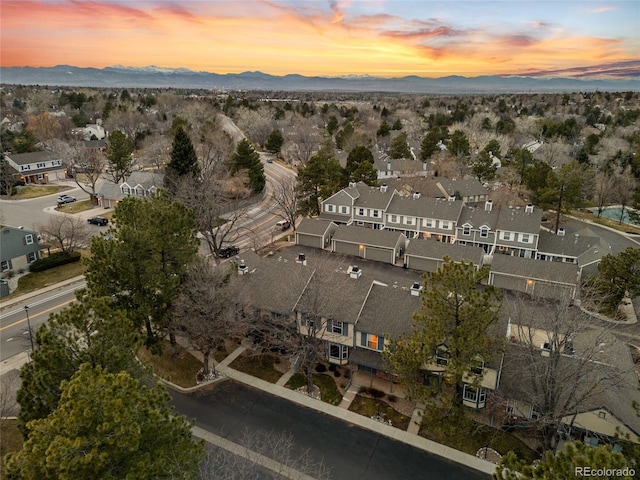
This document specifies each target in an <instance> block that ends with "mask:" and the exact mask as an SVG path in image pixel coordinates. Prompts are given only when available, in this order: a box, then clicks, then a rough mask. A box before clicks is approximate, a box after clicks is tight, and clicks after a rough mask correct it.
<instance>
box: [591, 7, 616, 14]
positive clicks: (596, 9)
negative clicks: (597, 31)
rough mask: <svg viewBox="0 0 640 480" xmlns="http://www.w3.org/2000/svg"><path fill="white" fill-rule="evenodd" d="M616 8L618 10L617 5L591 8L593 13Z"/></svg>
mask: <svg viewBox="0 0 640 480" xmlns="http://www.w3.org/2000/svg"><path fill="white" fill-rule="evenodd" d="M615 10H617V8H615V7H600V8H593V9H591V13H605V12H611V11H615Z"/></svg>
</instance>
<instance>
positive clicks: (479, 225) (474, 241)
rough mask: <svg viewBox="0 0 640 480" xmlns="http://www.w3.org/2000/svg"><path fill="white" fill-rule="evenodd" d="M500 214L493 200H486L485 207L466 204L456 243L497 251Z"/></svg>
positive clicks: (487, 251) (488, 252)
mask: <svg viewBox="0 0 640 480" xmlns="http://www.w3.org/2000/svg"><path fill="white" fill-rule="evenodd" d="M499 215H500V210H497V209H495V210H494V209H493V201H492V200H487V201H486V202H485V206H484V209H481V208H477V207H468V206H465V207H464V208H463V209H462V212H461V214H460V219H459V220H458V224H457V226H456V233H455V238H456V243H457V244H460V245H471V246H474V247H481V248H482V249H483V250H484V252H485V253H487V254H490V255H492V254H493V253H494V251H495V245H496V227H497V225H498V216H499ZM538 228H540V225H538Z"/></svg>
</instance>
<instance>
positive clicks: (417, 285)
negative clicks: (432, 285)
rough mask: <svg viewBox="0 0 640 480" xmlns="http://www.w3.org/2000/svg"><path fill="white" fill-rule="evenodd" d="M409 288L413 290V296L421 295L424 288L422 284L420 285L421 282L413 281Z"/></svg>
mask: <svg viewBox="0 0 640 480" xmlns="http://www.w3.org/2000/svg"><path fill="white" fill-rule="evenodd" d="M409 290H410V291H411V295H412V296H414V297H419V296H420V290H422V285H420V283H418V282H413V285H411V288H410V289H409Z"/></svg>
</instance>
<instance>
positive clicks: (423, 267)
mask: <svg viewBox="0 0 640 480" xmlns="http://www.w3.org/2000/svg"><path fill="white" fill-rule="evenodd" d="M407 268H412V269H414V270H420V271H422V272H435V271H436V270H437V269H438V262H437V261H436V260H429V259H426V258H420V257H414V256H413V255H407Z"/></svg>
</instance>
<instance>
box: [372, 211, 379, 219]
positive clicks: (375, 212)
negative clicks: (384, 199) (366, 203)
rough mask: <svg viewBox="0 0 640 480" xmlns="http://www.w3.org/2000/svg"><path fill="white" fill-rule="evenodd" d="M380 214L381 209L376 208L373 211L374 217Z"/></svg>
mask: <svg viewBox="0 0 640 480" xmlns="http://www.w3.org/2000/svg"><path fill="white" fill-rule="evenodd" d="M379 216H380V210H374V211H373V217H374V218H378V217H379Z"/></svg>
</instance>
